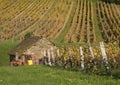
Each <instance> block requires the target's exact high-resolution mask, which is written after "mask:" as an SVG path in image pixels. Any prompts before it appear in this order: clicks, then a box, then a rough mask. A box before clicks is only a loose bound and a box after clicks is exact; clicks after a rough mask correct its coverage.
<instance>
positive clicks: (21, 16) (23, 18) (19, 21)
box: [0, 0, 54, 39]
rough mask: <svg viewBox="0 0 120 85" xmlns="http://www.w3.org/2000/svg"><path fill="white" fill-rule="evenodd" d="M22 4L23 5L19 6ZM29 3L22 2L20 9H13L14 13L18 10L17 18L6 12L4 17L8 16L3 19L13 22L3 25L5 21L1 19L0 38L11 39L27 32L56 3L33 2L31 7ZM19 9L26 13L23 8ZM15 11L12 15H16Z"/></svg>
mask: <svg viewBox="0 0 120 85" xmlns="http://www.w3.org/2000/svg"><path fill="white" fill-rule="evenodd" d="M30 1H31V0H30ZM20 2H21V4H19V3H20ZM28 2H29V1H28V0H27V1H26V2H23V1H22V0H20V1H19V3H18V6H17V7H18V9H17V8H16V7H15V8H13V9H11V10H13V11H15V9H16V13H17V15H16V16H12V14H11V15H10V13H9V12H5V14H4V15H6V16H3V19H6V20H9V17H10V18H12V19H11V21H9V22H7V23H2V22H4V20H3V19H2V17H1V25H0V29H1V32H0V35H1V36H0V38H2V39H9V38H11V37H13V36H15V35H17V34H19V33H20V32H22V31H24V30H26V29H27V28H29V27H30V26H31V25H33V24H35V23H36V22H37V21H38V20H39V19H40V17H41V16H42V15H44V13H46V12H47V11H48V10H49V8H50V7H51V5H52V3H53V2H54V1H50V0H41V1H32V4H31V5H30V4H29V3H28ZM26 4H27V5H29V6H28V8H27V7H26V6H27V5H26ZM19 7H21V8H22V10H23V9H24V11H22V10H21V8H20V9H19ZM25 8H26V9H25ZM13 11H12V12H11V13H13V14H15V13H14V12H13ZM18 12H19V13H18ZM7 15H9V17H7ZM6 20H5V21H6Z"/></svg>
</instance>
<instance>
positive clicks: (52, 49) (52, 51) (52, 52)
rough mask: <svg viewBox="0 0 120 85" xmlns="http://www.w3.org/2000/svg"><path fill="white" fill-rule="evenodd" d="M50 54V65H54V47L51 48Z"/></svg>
mask: <svg viewBox="0 0 120 85" xmlns="http://www.w3.org/2000/svg"><path fill="white" fill-rule="evenodd" d="M51 54H52V65H53V66H54V65H55V56H54V48H53V47H52V48H51Z"/></svg>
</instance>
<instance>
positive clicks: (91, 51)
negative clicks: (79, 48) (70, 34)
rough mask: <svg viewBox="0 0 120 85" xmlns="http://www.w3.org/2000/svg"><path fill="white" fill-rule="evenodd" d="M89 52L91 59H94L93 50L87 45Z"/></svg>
mask: <svg viewBox="0 0 120 85" xmlns="http://www.w3.org/2000/svg"><path fill="white" fill-rule="evenodd" d="M89 50H90V53H91V56H92V59H94V58H95V57H94V54H93V50H92V47H91V46H90V45H89Z"/></svg>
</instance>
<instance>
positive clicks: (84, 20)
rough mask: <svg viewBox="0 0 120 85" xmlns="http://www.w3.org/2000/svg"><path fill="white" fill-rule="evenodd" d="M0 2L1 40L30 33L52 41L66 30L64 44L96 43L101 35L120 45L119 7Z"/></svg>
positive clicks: (84, 1)
mask: <svg viewBox="0 0 120 85" xmlns="http://www.w3.org/2000/svg"><path fill="white" fill-rule="evenodd" d="M0 2H1V3H0V30H1V31H0V40H7V39H10V38H12V37H16V36H17V37H19V38H20V39H24V36H25V34H27V33H29V32H30V33H33V35H34V36H45V37H47V38H49V39H50V40H53V39H55V38H56V37H58V35H60V34H61V35H62V32H63V31H64V30H66V29H67V30H66V31H65V32H64V34H63V36H62V40H60V41H62V42H63V43H65V42H66V43H81V42H82V43H96V42H98V41H99V39H98V36H99V35H98V33H97V32H98V31H99V33H100V34H101V35H102V36H100V37H101V38H103V39H104V41H105V42H120V11H119V9H120V6H119V5H116V4H113V3H105V2H101V1H96V2H93V1H92V0H74V1H73V0H25V1H24V0H16V1H15V0H0ZM71 14H73V17H71ZM96 21H97V23H96ZM96 30H97V31H96Z"/></svg>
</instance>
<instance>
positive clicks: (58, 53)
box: [57, 49, 60, 58]
mask: <svg viewBox="0 0 120 85" xmlns="http://www.w3.org/2000/svg"><path fill="white" fill-rule="evenodd" d="M57 55H58V58H59V57H60V50H59V49H57Z"/></svg>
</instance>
